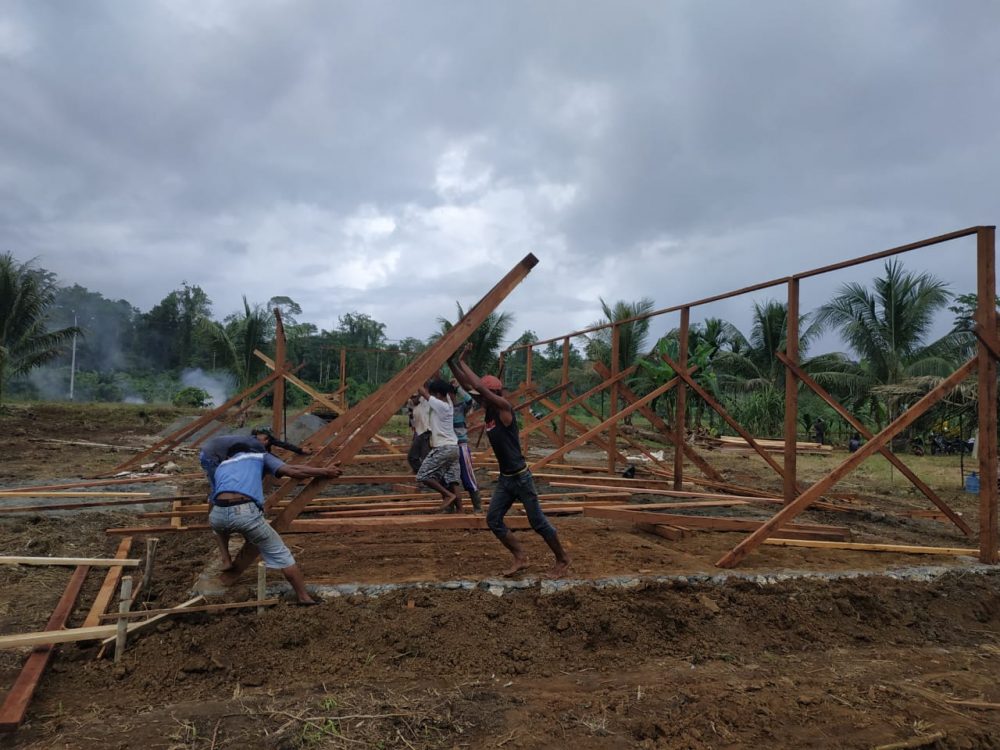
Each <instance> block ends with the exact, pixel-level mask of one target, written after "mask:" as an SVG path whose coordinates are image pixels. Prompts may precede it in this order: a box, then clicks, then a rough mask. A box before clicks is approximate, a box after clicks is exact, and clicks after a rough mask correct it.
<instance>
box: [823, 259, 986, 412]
mask: <svg viewBox="0 0 1000 750" xmlns="http://www.w3.org/2000/svg"><path fill="white" fill-rule="evenodd" d="M950 299H951V294H949V292H948V287H947V284H945V283H944V282H943V281H941V280H939V279H937V278H935V277H934V276H932V275H931V274H928V273H920V274H918V273H910V272H909V271H906V270H905V269H904V268H903V266H902V264H901V263H900V262H899V261H898V260H896V259H892V260H889V261H886V264H885V274H884V275H883V276H880V277H878V278H876V279H874V281H873V285H872V289H868V288H867V287H865V286H863V285H862V284H858V283H850V284H845V285H844V286H842V287H841V288H840V290H839V291H838V293H837V296H835V297H834V298H833V299H832V300H830V302H828V303H827V304H825V305H823V306H822V307H821V308H819V310H817V312H816V323H817V325H818V326H820V327H822V328H824V329H825V328H830V327H832V328H835V329H836V330H837V331H838V332H839V333H840V335H841V336H842V337H843V339H844V340H845V341H846V342H847V345H848V346H849V347H850V349H851V351H852V352H853V353H854V354H855V355H856V356H857V357H858V359H859V361H860V364H859V369H858V372H857V376H856V379H857V385H856V387H855V389H856V390H857V391H858V392H860V393H862V394H866V395H867V397H868V398H869V399H870V400H871V402H872V406H873V407H876V408H877V403H876V397H877V396H879V395H880V394H879V389H880V388H881V389H884V392H883V393H882V395H883V396H884V398H885V402H886V405H887V406H888V413H887V414H885V415H883V416H884V417H888V418H889V419H891V418H893V417H895V416H896V415H897V414H898V412H899V409H900V406H901V404H902V401H903V398H902V396H901V394H902V393H903V392H904V391H905V389H904V391H900V390H899V388H897V387H896V386H899V385H900V384H904V383H906V382H907V381H910V380H912V379H915V378H920V377H924V376H931V377H934V378H943V377H947V376H948V375H949V374H950V373H951V372H952V371H953V370H954V369H955V364H956V360H957V359H958V358H959V357H960V356H961V353H962V352H963V351H964V350H965V344H966V342H965V341H964V338H963V336H962V334H960V333H956V332H952V333H949V334H946V335H945V336H944V337H942V338H940V339H938V340H936V341H934V342H931V343H929V344H927V343H925V341H926V338H927V336H928V335H929V333H930V331H931V326H932V324H933V321H934V316H935V314H936V313H937V312H939V311H940V310H941V309H942V308H944V306H945V305H947V304H948V301H949V300H950Z"/></svg>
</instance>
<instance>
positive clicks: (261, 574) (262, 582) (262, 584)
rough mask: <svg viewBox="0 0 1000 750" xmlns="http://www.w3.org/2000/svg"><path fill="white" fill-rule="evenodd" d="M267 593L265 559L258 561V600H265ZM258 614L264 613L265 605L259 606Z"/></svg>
mask: <svg viewBox="0 0 1000 750" xmlns="http://www.w3.org/2000/svg"><path fill="white" fill-rule="evenodd" d="M266 595H267V567H266V566H265V565H264V562H263V561H260V562H258V563H257V601H264V597H265V596H266ZM257 614H258V615H262V614H264V607H263V605H261V606H259V607H257Z"/></svg>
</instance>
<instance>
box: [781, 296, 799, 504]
mask: <svg viewBox="0 0 1000 750" xmlns="http://www.w3.org/2000/svg"><path fill="white" fill-rule="evenodd" d="M775 355H776V356H784V358H785V359H786V360H787V361H788V362H790V363H791V364H792V365H794V366H797V364H798V361H799V280H798V279H789V280H788V305H787V306H786V308H785V353H784V355H782V353H781V352H779V351H776V352H775ZM795 378H796V372H795V370H792V369H788V370H786V371H785V434H784V437H785V445H784V446H783V450H784V454H785V456H784V458H785V475H784V477H783V486H784V495H785V502H786V503H790V502H792V500H794V499H795V496H796V495H798V494H799V487H798V482H797V481H796V477H797V475H798V450H797V448H796V445H795V443H796V440H797V439H798V430H799V384H798V383H797V382H796V379H795Z"/></svg>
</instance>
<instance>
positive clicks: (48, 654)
mask: <svg viewBox="0 0 1000 750" xmlns="http://www.w3.org/2000/svg"><path fill="white" fill-rule="evenodd" d="M88 570H89V568H87V566H85V565H82V566H80V567H78V568H77V569H76V570H75V571H74V572H73V575H72V577H71V578H70V579H69V583H68V584H67V585H66V590H65V591H64V592H63V595H62V596H61V597H60V598H59V602H58V603H57V604H56V608H55V610H53V612H52V616H51V617H50V618H49V621H48V623H47V624H46V625H45V631H44V632H46V633H50V634H51V633H53V632H58V631H61V630H62V629H63V628H65V627H66V623H67V622H69V617H70V615H71V614H72V613H73V608H74V607H75V606H76V600H77V599H78V598H79V596H80V590H81V589H82V588H83V583H84V581H85V580H86V578H87V571H88ZM50 643H51V642H50ZM54 654H55V649H54V648H53V647H52V646H51V645H47V644H46V643H45V642H42V644H41V645H38V646H37V647H36V648H35V649H34V650H33V651H32V652H31V654H29V656H28V658H27V659H26V660H25V662H24V666H23V667H22V668H21V671H20V673H19V674H18V676H17V679H16V680H14V684H13V685H12V686H11V688H10V690H8V691H7V695H6V696H5V697H4V701H3V705H2V706H0V732H13V731H16V730H17V728H18V727H19V726H21V722H23V721H24V717H25V715H26V714H27V713H28V706H29V705H30V703H31V699H32V697H34V695H35V689H36V688H37V687H38V683H39V682H40V681H41V679H42V675H43V674H45V669H46V668H47V667H48V665H49V662H50V661H51V660H52V656H53V655H54Z"/></svg>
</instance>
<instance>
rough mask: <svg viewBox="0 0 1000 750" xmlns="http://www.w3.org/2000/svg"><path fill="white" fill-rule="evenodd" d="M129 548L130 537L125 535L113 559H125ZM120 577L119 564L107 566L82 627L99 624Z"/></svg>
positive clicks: (130, 543) (130, 545)
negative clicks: (106, 571) (102, 580)
mask: <svg viewBox="0 0 1000 750" xmlns="http://www.w3.org/2000/svg"><path fill="white" fill-rule="evenodd" d="M131 549H132V537H130V536H127V537H125V538H124V539H122V540H121V542H119V544H118V551H117V552H116V553H115V559H116V560H124V559H126V558H127V557H128V554H129V551H130V550H131ZM121 579H122V568H121V566H117V567H111V568H108V573H107V575H106V576H104V582H103V583H102V584H101V588H100V590H99V591H98V592H97V596H95V597H94V603H93V604H92V605H91V606H90V611H89V612H88V613H87V617H86V619H84V621H83V627H85V628H92V627H94V626H95V625H100V624H101V615H103V614H104V613H105V612H106V611H107V609H108V605H109V604H111V599H112V597H114V595H115V590H116V589H117V588H118V582H119V581H121Z"/></svg>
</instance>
